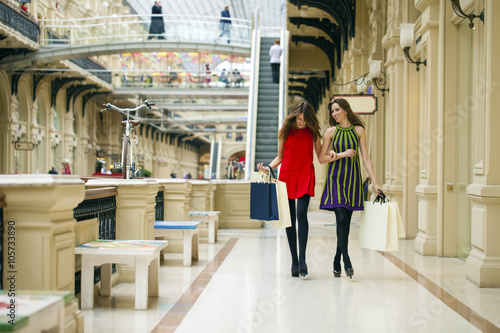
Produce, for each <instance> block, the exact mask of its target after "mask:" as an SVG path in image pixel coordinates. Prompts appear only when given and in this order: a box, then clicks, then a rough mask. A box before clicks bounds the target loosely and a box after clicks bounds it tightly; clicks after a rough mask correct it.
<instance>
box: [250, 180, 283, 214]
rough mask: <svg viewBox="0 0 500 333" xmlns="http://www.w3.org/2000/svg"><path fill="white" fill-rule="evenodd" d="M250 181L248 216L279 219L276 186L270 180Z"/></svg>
mask: <svg viewBox="0 0 500 333" xmlns="http://www.w3.org/2000/svg"><path fill="white" fill-rule="evenodd" d="M261 179H262V181H256V182H254V181H252V183H251V184H250V218H251V219H254V220H263V221H274V220H279V211H278V196H277V189H276V188H277V186H276V184H275V183H273V182H271V181H269V180H268V181H265V179H264V178H261Z"/></svg>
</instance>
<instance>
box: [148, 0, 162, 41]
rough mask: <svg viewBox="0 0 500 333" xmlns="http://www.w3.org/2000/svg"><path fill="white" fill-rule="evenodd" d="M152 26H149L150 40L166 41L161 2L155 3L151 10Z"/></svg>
mask: <svg viewBox="0 0 500 333" xmlns="http://www.w3.org/2000/svg"><path fill="white" fill-rule="evenodd" d="M151 14H152V16H151V25H150V26H149V36H148V39H153V38H155V37H156V38H158V39H165V37H164V36H163V34H164V33H165V22H164V21H163V11H162V7H161V1H155V4H154V5H153V8H151Z"/></svg>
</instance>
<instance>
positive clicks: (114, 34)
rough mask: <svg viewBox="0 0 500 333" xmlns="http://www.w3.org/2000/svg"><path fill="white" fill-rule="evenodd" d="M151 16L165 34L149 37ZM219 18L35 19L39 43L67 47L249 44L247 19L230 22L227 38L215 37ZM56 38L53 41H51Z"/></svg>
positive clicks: (168, 16) (125, 17) (249, 33)
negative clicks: (160, 21) (159, 21)
mask: <svg viewBox="0 0 500 333" xmlns="http://www.w3.org/2000/svg"><path fill="white" fill-rule="evenodd" d="M152 16H161V17H163V21H164V25H165V32H164V33H162V34H154V35H150V34H149V26H150V22H151V18H152ZM219 21H220V17H215V16H199V15H115V16H102V17H89V18H81V19H71V20H69V19H68V20H59V19H57V20H48V19H44V20H39V22H40V28H41V38H40V44H41V45H42V46H52V47H71V46H82V45H92V44H108V43H123V42H142V41H148V40H151V42H156V40H155V39H158V40H159V39H162V40H163V39H164V40H166V41H168V42H181V41H182V42H183V43H191V42H197V43H204V44H206V43H220V44H226V45H227V44H230V45H239V46H241V45H248V46H249V45H250V35H251V26H250V21H249V20H242V19H233V18H232V19H231V21H232V24H231V29H230V31H231V34H230V37H228V36H223V37H219V36H220V34H221V30H219ZM54 36H57V38H54Z"/></svg>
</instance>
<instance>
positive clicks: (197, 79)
mask: <svg viewBox="0 0 500 333" xmlns="http://www.w3.org/2000/svg"><path fill="white" fill-rule="evenodd" d="M96 75H97V74H96ZM114 75H115V78H114V80H113V85H114V87H115V88H119V87H121V88H131V87H133V88H180V89H201V88H248V86H249V82H250V76H249V73H240V72H239V71H236V70H234V71H228V72H227V73H224V74H217V73H207V72H205V71H186V70H170V71H164V70H128V71H120V72H115V73H114Z"/></svg>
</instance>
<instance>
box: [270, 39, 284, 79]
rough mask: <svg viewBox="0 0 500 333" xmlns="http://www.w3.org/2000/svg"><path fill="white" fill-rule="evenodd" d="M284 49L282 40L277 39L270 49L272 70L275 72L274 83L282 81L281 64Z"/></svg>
mask: <svg viewBox="0 0 500 333" xmlns="http://www.w3.org/2000/svg"><path fill="white" fill-rule="evenodd" d="M282 52H283V49H282V48H281V46H280V40H279V39H276V40H275V41H274V44H273V46H271V49H270V50H269V56H270V57H271V70H272V72H273V83H279V82H280V64H281V59H280V58H281V53H282Z"/></svg>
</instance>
